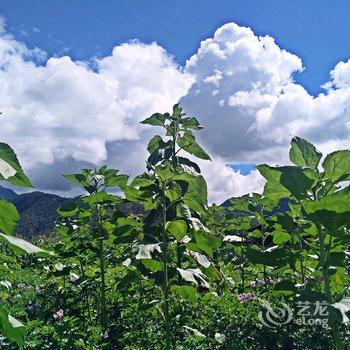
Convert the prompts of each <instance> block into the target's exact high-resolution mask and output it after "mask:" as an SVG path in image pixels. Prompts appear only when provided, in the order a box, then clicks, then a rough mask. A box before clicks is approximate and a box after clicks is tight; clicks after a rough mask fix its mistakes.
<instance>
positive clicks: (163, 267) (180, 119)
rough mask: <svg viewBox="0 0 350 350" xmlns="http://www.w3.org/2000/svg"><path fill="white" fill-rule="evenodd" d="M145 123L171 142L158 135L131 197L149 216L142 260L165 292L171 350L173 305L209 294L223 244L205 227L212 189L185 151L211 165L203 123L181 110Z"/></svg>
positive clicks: (129, 190)
mask: <svg viewBox="0 0 350 350" xmlns="http://www.w3.org/2000/svg"><path fill="white" fill-rule="evenodd" d="M142 123H143V124H147V125H152V126H159V127H161V128H163V130H164V131H165V135H166V136H165V138H163V137H161V136H160V135H156V136H154V137H153V138H152V139H151V140H150V142H149V144H148V147H147V149H148V151H149V153H150V156H149V157H148V160H147V169H148V173H145V174H143V175H141V176H138V177H136V178H135V179H134V180H133V182H132V183H131V185H130V186H129V187H127V188H126V189H125V194H126V197H127V198H128V199H129V200H132V201H139V202H141V203H143V204H144V206H145V209H147V210H149V214H148V216H147V217H146V218H145V220H144V234H145V238H144V241H143V242H142V244H139V245H138V253H137V255H136V260H137V261H139V262H140V264H139V266H140V268H141V269H142V270H143V271H144V270H145V269H146V271H148V272H145V271H144V273H147V274H149V275H150V276H152V277H153V278H154V279H155V281H156V283H157V284H158V285H159V286H160V287H161V289H162V301H161V302H160V305H162V309H163V317H164V324H165V349H170V348H171V347H172V346H173V345H174V344H173V342H172V339H171V324H172V321H171V320H172V315H171V304H170V303H171V300H172V298H174V297H175V295H177V296H179V297H181V298H188V299H192V300H193V299H195V298H196V288H195V287H199V286H200V287H202V288H205V289H207V288H209V284H208V282H207V279H206V275H207V276H215V277H217V276H218V275H219V274H218V271H217V270H216V269H215V268H214V267H213V266H212V263H211V261H210V260H209V258H210V257H212V254H213V249H215V247H217V246H219V245H220V244H221V241H220V239H215V238H214V237H213V236H211V235H210V233H209V230H208V229H207V228H206V227H205V226H204V225H203V223H202V220H203V218H204V217H205V216H206V214H207V185H206V182H205V180H204V178H203V177H202V176H201V175H200V168H199V166H198V165H197V164H196V163H195V162H194V161H193V160H191V159H189V158H186V157H184V156H183V155H182V153H183V152H184V151H185V152H187V153H190V154H191V155H193V156H194V157H197V158H201V159H205V160H209V159H210V157H209V156H208V155H207V153H205V151H204V150H203V149H202V148H201V147H200V146H199V145H198V144H197V142H196V139H195V136H194V133H193V131H196V130H199V129H201V128H202V127H201V126H200V124H199V123H198V121H197V119H196V118H194V117H185V113H184V112H183V110H182V108H181V107H180V106H179V105H178V104H177V105H175V106H174V107H173V112H172V114H169V113H164V114H161V113H155V114H153V115H152V116H151V117H149V118H147V119H145V120H144V121H143V122H142ZM208 257H209V258H208ZM193 264H195V265H196V267H195V268H194V267H193ZM188 282H190V283H192V286H191V285H188Z"/></svg>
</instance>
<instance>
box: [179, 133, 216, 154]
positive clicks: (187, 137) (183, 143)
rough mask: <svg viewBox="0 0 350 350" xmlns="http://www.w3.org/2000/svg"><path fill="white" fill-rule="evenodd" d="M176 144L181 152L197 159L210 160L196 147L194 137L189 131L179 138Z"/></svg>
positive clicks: (200, 148)
mask: <svg viewBox="0 0 350 350" xmlns="http://www.w3.org/2000/svg"><path fill="white" fill-rule="evenodd" d="M177 144H178V145H179V147H181V148H182V149H183V150H185V151H186V152H188V153H190V154H193V155H194V156H196V157H198V158H201V159H206V160H210V157H209V155H208V154H207V153H205V151H204V150H203V148H202V147H201V146H199V145H198V143H197V142H196V139H195V137H194V135H193V134H192V132H190V131H187V132H186V133H185V134H184V135H183V136H182V137H179V138H178V139H177Z"/></svg>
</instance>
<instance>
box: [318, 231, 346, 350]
mask: <svg viewBox="0 0 350 350" xmlns="http://www.w3.org/2000/svg"><path fill="white" fill-rule="evenodd" d="M316 227H317V231H318V240H319V244H320V265H321V268H322V277H323V286H324V293H325V294H326V297H327V302H328V303H329V304H332V302H333V300H332V292H331V288H330V280H329V271H328V263H327V255H328V253H329V249H330V248H327V247H326V246H325V243H324V239H325V234H324V232H323V230H322V226H321V225H320V224H316ZM331 329H332V331H333V336H334V342H335V348H336V350H343V349H344V345H343V342H342V339H341V336H340V332H339V329H338V327H337V325H336V324H335V323H333V324H332V325H331Z"/></svg>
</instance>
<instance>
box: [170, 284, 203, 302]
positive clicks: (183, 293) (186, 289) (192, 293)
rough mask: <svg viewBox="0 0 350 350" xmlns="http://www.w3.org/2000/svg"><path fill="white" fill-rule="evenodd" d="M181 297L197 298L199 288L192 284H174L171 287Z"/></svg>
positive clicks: (192, 299)
mask: <svg viewBox="0 0 350 350" xmlns="http://www.w3.org/2000/svg"><path fill="white" fill-rule="evenodd" d="M171 289H172V290H173V291H174V292H175V293H176V294H178V295H179V296H180V297H181V298H183V299H187V300H191V301H194V300H196V299H197V289H196V288H195V287H192V286H186V285H184V286H177V285H175V286H172V288H171Z"/></svg>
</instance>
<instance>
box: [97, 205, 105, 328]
mask: <svg viewBox="0 0 350 350" xmlns="http://www.w3.org/2000/svg"><path fill="white" fill-rule="evenodd" d="M97 225H98V232H99V242H98V250H99V260H100V275H101V285H100V288H101V298H100V319H101V328H102V330H105V328H106V282H105V274H106V272H105V263H104V251H103V235H102V227H101V217H100V211H99V209H98V208H97Z"/></svg>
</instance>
